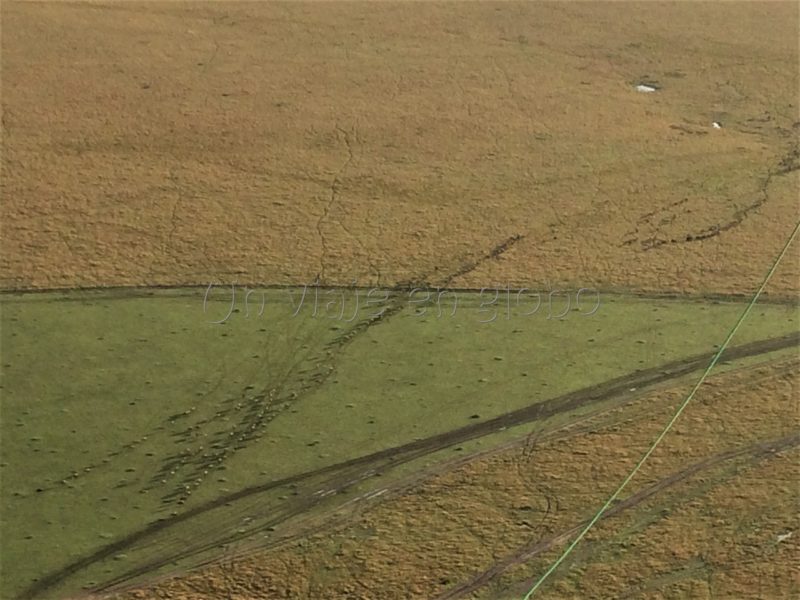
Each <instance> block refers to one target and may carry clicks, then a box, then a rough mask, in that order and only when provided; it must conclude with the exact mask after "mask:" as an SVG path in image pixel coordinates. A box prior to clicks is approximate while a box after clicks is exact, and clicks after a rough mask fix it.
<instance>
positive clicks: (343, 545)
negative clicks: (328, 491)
mask: <svg viewBox="0 0 800 600" xmlns="http://www.w3.org/2000/svg"><path fill="white" fill-rule="evenodd" d="M798 367H800V359H797V358H791V359H782V360H779V361H774V362H772V363H770V364H766V365H765V364H762V365H757V366H753V367H748V368H744V369H739V370H736V371H732V372H729V373H724V374H720V375H717V376H714V377H712V378H711V379H709V380H708V382H707V383H706V384H705V385H704V386H703V387H702V388H701V390H700V392H699V393H698V395H697V396H696V398H695V401H694V403H693V404H691V405H690V407H689V408H688V409H687V411H686V412H685V413H684V415H683V417H682V418H681V420H680V421H678V423H677V424H676V426H675V428H674V429H673V431H672V432H671V433H670V434H669V435H668V437H667V438H665V440H664V443H663V445H662V446H660V447H659V449H658V450H657V451H656V452H655V453H654V454H653V456H652V457H651V459H650V461H649V462H648V463H647V464H646V465H645V467H644V469H643V470H642V472H641V473H640V474H639V475H638V476H637V477H636V478H635V479H634V480H633V482H632V484H631V485H630V487H629V488H628V489H627V490H626V492H625V493H624V494H623V496H622V497H621V498H620V502H618V503H617V504H615V505H614V506H612V507H611V509H610V511H609V514H608V516H607V518H605V519H603V520H601V521H600V523H598V525H597V527H596V528H595V529H594V530H593V531H592V532H591V533H590V534H589V535H588V536H587V537H586V539H585V540H584V541H583V542H582V544H581V545H579V546H578V548H577V550H576V552H575V553H574V554H573V555H572V557H571V558H570V559H569V560H568V561H567V562H566V563H565V565H564V566H563V568H562V569H561V570H560V571H559V572H557V573H556V574H555V576H554V577H553V578H552V579H551V580H550V581H549V582H548V584H547V586H546V587H545V588H544V589H543V590H542V593H540V594H537V596H536V597H537V598H538V597H541V598H565V597H580V598H623V597H630V598H653V599H655V598H715V597H722V598H730V597H736V598H790V597H793V596H795V595H796V594H797V592H798V589H800V586H799V584H800V582H798V580H797V578H796V574H793V571H792V565H794V564H796V563H797V561H798V559H800V546H798V537H797V536H798V535H800V532H798V531H797V529H798V524H797V518H796V510H795V508H796V505H797V501H798V492H797V486H796V481H797V477H798V475H799V474H800V472H799V471H800V469H798V463H797V458H798V454H797V445H798V444H799V443H800V415H799V414H798V412H797V405H796V399H797V391H798V390H797V386H798V381H799V380H798V375H797V373H798ZM687 391H688V390H687V389H686V385H682V386H676V387H671V388H667V389H664V390H659V391H654V392H650V393H647V394H645V395H643V396H641V397H640V398H638V399H637V400H635V401H633V402H631V403H630V404H629V405H628V406H626V407H624V408H622V409H620V410H619V411H617V412H616V413H615V415H614V416H613V418H611V419H610V420H609V421H607V422H606V424H605V425H603V426H598V427H597V428H595V429H594V430H591V431H588V432H586V431H584V432H580V431H579V432H577V433H576V434H575V435H572V436H570V437H569V438H561V439H554V440H552V441H548V440H546V439H545V438H539V439H538V441H537V434H536V433H534V434H532V435H531V436H530V437H529V438H528V439H527V440H525V441H524V442H523V443H520V444H519V445H517V446H515V447H513V448H511V449H506V450H503V451H501V452H498V453H494V454H491V455H487V456H483V457H480V458H478V459H476V460H474V461H470V462H468V463H466V464H464V465H462V466H460V467H458V468H456V469H453V470H450V471H448V472H446V473H443V474H440V475H437V476H434V477H432V478H431V479H429V480H427V481H425V482H423V483H421V484H419V485H417V486H415V487H414V488H413V489H411V490H410V491H407V492H405V493H403V494H401V495H398V496H395V497H390V498H388V499H387V500H385V501H384V502H383V503H382V504H379V505H375V506H373V507H371V508H368V509H366V510H365V511H364V512H363V513H361V514H357V515H355V516H354V517H353V520H352V521H351V522H350V523H349V524H347V525H345V526H338V527H336V528H334V529H332V530H330V531H327V532H322V533H317V534H315V535H313V536H310V537H308V538H306V539H302V540H300V541H297V542H294V543H292V544H289V545H287V546H285V547H282V548H277V549H273V550H269V551H262V552H256V553H253V554H250V555H247V556H241V557H238V558H236V559H231V560H229V561H225V562H221V563H218V564H215V565H211V566H208V567H206V568H204V569H202V570H200V571H197V572H194V573H190V574H186V575H183V576H178V577H175V578H173V579H168V580H164V581H161V582H157V583H155V584H153V585H152V586H150V587H146V588H141V589H137V590H132V591H128V592H125V593H122V594H120V595H118V596H116V598H117V599H119V600H122V599H126V600H128V599H132V598H139V599H141V598H164V599H175V600H176V599H188V598H192V599H203V598H208V599H211V598H235V599H238V600H243V599H249V598H314V599H317V598H354V599H355V598H358V599H362V598H363V599H367V598H387V599H391V598H437V597H439V598H459V597H487V598H489V597H490V598H519V597H521V596H522V595H523V594H524V591H525V589H526V586H529V585H530V583H531V582H530V581H526V580H530V578H531V577H533V576H537V575H538V574H540V573H542V572H543V571H544V569H545V568H546V567H547V566H549V564H550V563H551V562H552V561H553V560H554V559H555V557H556V556H557V553H558V552H559V551H560V550H562V549H563V548H564V545H565V544H566V543H567V542H568V541H569V539H571V536H572V535H574V534H575V533H576V531H577V530H578V528H579V527H580V526H581V525H582V524H583V523H585V522H586V519H588V518H590V517H591V516H592V514H593V512H594V511H595V510H597V509H598V508H599V507H600V506H601V505H602V503H603V502H604V500H605V499H606V498H607V497H608V495H609V494H610V493H611V492H612V491H613V489H614V488H615V487H616V486H617V485H618V483H619V482H620V481H621V480H622V479H623V478H624V477H625V475H626V474H627V473H628V471H629V470H630V469H631V467H632V466H633V464H634V463H635V461H636V460H637V459H638V458H639V457H640V456H641V453H642V452H643V451H644V450H645V449H646V447H647V445H648V444H649V443H650V442H651V441H652V439H653V438H654V437H655V435H656V434H657V433H658V431H659V430H660V428H661V427H662V426H663V424H664V423H665V421H666V419H667V418H668V417H669V415H670V414H671V413H672V411H673V410H674V408H675V407H676V406H677V404H678V403H679V402H680V401H681V400H682V398H683V397H684V396H685V394H686V393H687Z"/></svg>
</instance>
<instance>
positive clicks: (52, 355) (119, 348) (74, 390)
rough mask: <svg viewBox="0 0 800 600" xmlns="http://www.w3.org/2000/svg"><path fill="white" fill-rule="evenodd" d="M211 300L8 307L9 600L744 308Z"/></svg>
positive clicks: (103, 298)
mask: <svg viewBox="0 0 800 600" xmlns="http://www.w3.org/2000/svg"><path fill="white" fill-rule="evenodd" d="M204 292H205V290H202V289H189V290H172V291H154V292H137V293H130V292H129V293H121V292H120V293H108V292H106V293H99V292H74V293H63V294H31V295H7V296H5V297H3V300H2V347H3V360H4V364H3V365H2V367H3V369H2V391H3V413H2V445H3V461H4V462H3V463H2V502H3V511H2V515H3V523H2V526H3V531H4V535H3V541H2V544H3V548H2V555H3V557H4V562H5V565H6V568H5V569H4V573H3V587H2V592H1V593H2V597H4V598H12V597H15V596H16V595H18V594H19V593H20V591H21V590H22V589H24V588H25V587H26V586H28V585H30V584H31V583H32V582H33V581H35V580H36V579H37V578H41V577H42V576H43V575H46V574H48V573H51V572H53V571H55V570H58V569H59V568H61V567H63V566H64V565H66V564H68V563H70V562H72V561H73V560H75V559H77V558H79V557H81V556H84V555H87V554H90V553H92V552H93V551H95V550H97V549H98V548H101V547H103V546H105V545H107V544H109V543H111V542H113V541H115V540H119V539H121V538H123V537H124V536H126V535H128V534H130V533H132V532H135V531H137V530H139V529H141V528H142V527H144V526H146V525H147V524H149V523H151V522H154V521H156V520H158V519H166V518H169V517H171V516H175V515H179V514H181V513H183V512H184V511H187V510H190V509H191V508H192V507H195V506H199V505H201V504H203V503H205V502H209V501H212V500H214V499H216V498H220V497H224V496H226V495H228V494H231V493H234V492H236V491H238V490H241V489H243V488H247V487H249V486H253V485H256V484H259V483H264V482H268V481H271V480H274V479H279V478H282V477H287V476H290V475H293V474H297V473H302V472H305V471H309V470H312V469H315V468H319V467H323V466H325V465H330V464H335V463H339V462H342V461H345V460H347V459H350V458H354V457H357V456H362V455H366V454H369V453H371V452H375V451H377V450H380V449H384V448H390V447H394V446H398V445H401V444H403V443H407V442H410V441H412V440H414V439H416V438H423V437H427V436H430V435H434V434H437V433H442V432H445V431H449V430H451V429H454V428H457V427H461V426H464V425H466V424H469V423H472V422H476V421H477V420H484V419H488V418H491V417H493V416H496V415H499V414H501V413H504V412H507V411H510V410H513V409H515V408H520V407H523V406H527V405H529V404H532V403H535V402H537V401H542V400H546V399H548V398H552V397H554V396H557V395H559V394H563V393H565V392H569V391H573V390H577V389H580V388H583V387H587V386H591V385H593V384H597V383H601V382H603V381H606V380H608V379H611V378H613V377H616V376H620V375H624V374H626V373H630V372H632V371H634V370H636V369H643V368H647V367H653V366H657V365H659V364H663V363H666V362H668V361H670V360H674V359H677V358H681V357H684V356H689V355H693V354H698V353H702V352H710V351H712V350H713V349H714V347H715V344H719V343H721V342H722V340H723V339H724V337H725V334H726V333H727V331H728V329H729V328H730V326H731V325H732V324H733V323H734V321H735V320H736V318H737V316H738V315H739V314H740V312H741V311H742V309H743V306H744V305H743V304H742V303H737V302H718V303H712V304H709V303H703V302H700V301H679V300H646V299H641V298H626V297H622V296H604V297H602V298H601V302H600V306H599V308H598V309H597V311H596V313H594V314H592V315H587V314H585V313H586V312H588V311H589V310H590V309H591V308H592V307H593V304H594V303H593V301H587V300H584V305H583V306H582V307H580V310H576V309H575V307H574V306H573V307H572V309H571V310H569V311H567V312H565V313H564V314H563V316H562V317H561V318H555V317H554V318H548V313H547V310H546V308H542V309H541V310H539V311H538V312H536V313H535V314H532V315H527V316H526V315H524V314H523V313H524V312H527V311H529V310H531V307H532V306H535V305H536V302H535V301H533V300H531V299H528V300H529V301H530V302H528V303H526V304H524V305H523V306H520V307H515V306H513V304H514V299H513V296H512V307H511V310H510V312H508V313H505V312H503V310H504V306H505V305H504V304H502V303H503V302H505V300H504V299H503V298H502V295H501V298H500V303H501V305H500V311H499V313H498V315H497V318H496V319H495V320H494V321H492V322H483V323H482V322H481V321H487V320H489V319H490V318H491V317H492V314H493V310H494V309H491V310H487V308H486V307H485V306H484V307H481V302H482V301H484V300H487V299H490V297H488V296H487V297H485V298H480V297H478V295H477V294H470V293H466V292H462V293H460V295H459V304H458V306H457V309H456V310H455V313H454V314H451V306H450V305H448V306H446V307H445V308H444V312H443V314H441V316H439V315H438V314H437V309H436V308H435V307H430V306H429V307H427V312H426V314H424V315H420V314H418V313H419V312H420V311H421V308H422V305H416V306H404V307H403V309H402V310H401V311H400V312H398V313H397V314H396V315H394V316H392V317H390V318H387V319H385V320H384V321H383V322H381V323H379V324H376V325H374V326H371V327H369V328H366V329H363V330H362V329H357V330H356V331H359V332H360V333H359V334H358V335H354V336H352V339H350V340H349V342H348V341H347V340H348V337H347V332H348V331H351V330H352V329H353V328H354V327H359V323H363V322H364V320H365V319H367V318H368V315H369V314H370V313H374V312H375V310H376V308H375V307H374V306H363V303H362V306H361V308H360V310H359V312H358V314H357V315H353V314H352V313H351V312H350V311H351V310H352V309H353V303H352V302H351V299H352V296H350V295H348V296H347V299H348V303H347V305H346V307H345V308H346V309H347V310H346V314H345V318H344V319H339V318H337V317H338V310H339V307H338V306H337V305H331V306H328V307H326V303H327V302H333V301H334V300H335V299H336V298H337V297H338V296H337V295H336V294H333V293H331V294H330V295H328V296H326V297H325V298H323V295H322V294H321V296H320V302H319V305H318V314H317V315H316V316H313V315H312V310H313V307H312V306H311V305H310V304H308V303H306V304H304V305H303V306H301V307H300V309H299V312H298V314H296V315H293V312H294V310H295V308H296V304H292V299H294V301H295V302H297V300H298V299H299V297H300V295H301V291H299V290H294V291H293V292H291V293H292V294H294V296H293V297H290V295H289V294H290V292H289V291H287V290H271V291H269V292H266V296H265V297H266V307H265V309H264V311H263V314H261V315H260V316H259V315H258V312H259V310H260V305H261V295H260V294H258V295H253V296H252V297H251V299H250V304H249V306H248V314H247V315H246V314H245V309H244V305H243V304H241V302H238V303H237V305H236V306H237V311H238V312H233V313H231V314H230V316H229V318H228V319H227V320H226V321H225V323H224V324H220V323H211V322H210V321H214V320H221V319H223V318H224V317H225V315H226V314H227V312H228V310H229V309H228V302H229V301H230V295H229V294H227V295H226V293H225V292H224V290H214V293H213V294H212V295H211V297H210V298H209V300H208V304H207V306H206V309H207V310H206V311H205V312H204V304H203V300H204ZM240 300H241V298H240ZM573 300H574V298H573ZM573 304H574V301H573ZM562 312H564V311H563V306H560V307H558V308H556V309H555V310H554V313H555V314H561V313H562ZM351 317H352V320H350V319H351ZM796 319H797V310H796V308H793V307H786V306H780V305H764V306H760V307H757V308H756V310H755V311H754V313H753V314H752V317H751V320H750V321H749V322H748V325H747V326H746V327H745V328H744V329H743V330H742V332H741V334H740V335H739V336H737V339H736V340H735V343H743V342H746V341H752V340H756V339H763V338H768V337H771V336H775V335H780V334H783V333H787V332H789V331H792V330H794V329H796ZM347 320H350V322H347ZM687 332H691V335H687ZM447 455H448V453H447V452H441V453H437V454H436V455H435V457H436V458H437V459H438V458H441V457H444V456H447ZM450 455H451V454H450ZM429 458H430V457H429ZM427 462H428V463H429V462H430V460H428V461H427ZM415 464H418V463H415ZM365 487H366V486H361V488H357V489H356V490H354V491H356V492H357V491H359V489H365ZM285 493H286V491H285V490H277V491H274V492H271V494H272V495H271V496H270V498H272V499H273V500H274V499H275V498H276V497H277V495H279V494H285ZM263 501H264V497H261V496H254V497H248V498H247V499H245V500H243V501H242V503H240V504H236V503H233V505H231V506H222V507H220V509H219V510H218V511H217V513H216V514H215V515H206V516H205V517H204V519H203V520H200V519H194V520H192V519H190V520H187V521H185V522H183V523H182V524H181V525H180V527H178V528H175V529H173V530H170V531H169V532H165V534H164V535H163V536H158V535H155V536H152V537H151V538H147V539H146V540H144V541H143V542H142V543H141V544H139V545H138V546H134V547H131V549H130V551H125V552H120V553H119V554H118V555H115V556H113V557H112V558H111V559H110V560H106V561H104V562H103V563H102V564H99V565H97V566H94V567H93V568H92V569H89V570H86V571H84V570H81V571H79V572H77V573H75V575H74V577H72V578H71V579H69V580H68V581H67V582H66V583H65V584H64V587H63V588H62V589H61V590H60V591H61V592H63V593H66V592H69V591H75V590H76V589H78V588H80V587H81V586H85V585H89V584H90V582H101V581H102V580H103V579H104V578H105V579H107V578H109V577H112V576H114V575H115V574H116V573H117V572H118V571H119V572H121V571H124V570H126V569H129V568H131V567H132V566H135V565H136V564H137V563H136V561H137V560H143V561H146V560H147V559H149V558H152V557H154V556H159V555H165V556H169V555H170V552H172V551H173V550H177V549H178V548H180V546H181V545H182V544H185V543H186V541H187V539H192V540H196V539H198V538H201V539H203V538H207V539H209V540H213V539H214V536H221V535H224V534H225V530H226V528H232V527H235V526H234V525H232V523H235V522H237V520H238V521H242V520H244V523H247V522H248V520H249V519H248V517H247V515H248V514H250V513H249V512H248V511H252V512H253V514H256V513H257V512H258V510H257V509H256V508H255V507H257V506H258V504H259V502H263ZM328 506H330V504H328ZM212 516H213V518H210V517H212ZM262 516H263V515H262ZM243 527H249V525H243ZM12 566H13V567H12Z"/></svg>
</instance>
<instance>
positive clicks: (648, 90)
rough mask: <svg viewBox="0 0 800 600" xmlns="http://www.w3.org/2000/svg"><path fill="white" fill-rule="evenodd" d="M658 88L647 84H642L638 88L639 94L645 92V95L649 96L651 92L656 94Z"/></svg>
mask: <svg viewBox="0 0 800 600" xmlns="http://www.w3.org/2000/svg"><path fill="white" fill-rule="evenodd" d="M657 89H658V88H655V87H653V86H652V85H647V84H645V83H640V84H639V85H637V86H636V91H637V92H643V93H645V94H649V93H651V92H655V91H656V90H657Z"/></svg>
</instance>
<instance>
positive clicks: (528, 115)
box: [0, 2, 800, 294]
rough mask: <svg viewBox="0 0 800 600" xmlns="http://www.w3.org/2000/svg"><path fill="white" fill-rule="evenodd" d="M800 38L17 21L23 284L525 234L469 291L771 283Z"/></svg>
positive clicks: (685, 28) (398, 259)
mask: <svg viewBox="0 0 800 600" xmlns="http://www.w3.org/2000/svg"><path fill="white" fill-rule="evenodd" d="M797 22H798V6H797V4H795V3H789V2H786V3H768V4H764V3H737V4H733V3H725V4H724V5H722V4H719V3H707V4H706V3H663V4H662V3H658V4H656V3H646V4H644V3H642V4H635V3H631V2H626V3H624V4H622V3H602V2H593V3H590V4H587V3H582V4H569V3H503V4H499V5H498V4H492V3H473V4H465V5H459V6H458V7H457V8H456V7H455V6H453V5H449V4H437V3H424V4H418V3H417V4H399V3H380V4H379V5H375V6H372V7H370V10H369V11H365V10H363V7H362V6H360V5H357V4H348V3H312V4H302V3H301V4H298V3H284V4H279V3H244V2H226V3H197V2H189V3H186V2H182V3H175V2H165V3H159V2H148V3H137V2H124V3H119V2H114V3H101V2H97V3H95V2H92V3H22V2H6V3H4V4H3V13H2V57H3V58H2V61H3V65H2V66H3V86H2V109H3V113H2V136H3V157H2V194H3V203H2V208H0V217H2V234H3V235H2V241H0V286H1V287H3V288H43V287H75V286H113V285H156V284H158V285H177V284H200V285H205V284H207V283H209V282H210V281H220V280H223V281H238V282H240V283H246V282H254V283H298V282H299V283H305V282H310V281H312V280H313V279H314V278H315V277H317V276H319V277H320V279H321V280H322V281H323V282H325V283H329V284H349V283H351V282H352V281H353V280H357V281H358V282H359V283H362V284H368V283H378V282H380V283H381V284H393V283H398V282H404V281H409V280H415V278H416V277H418V276H419V274H421V273H422V274H431V273H433V274H434V275H431V280H432V281H434V282H435V280H436V277H435V273H436V271H437V269H438V270H440V271H441V272H443V273H449V272H452V271H453V269H454V267H455V266H457V265H459V264H463V263H464V262H468V261H469V259H470V257H471V256H473V255H474V254H475V253H476V252H478V253H480V252H481V251H482V250H481V249H484V248H491V247H494V246H496V245H497V244H498V243H500V242H501V241H502V240H505V239H509V238H510V237H512V236H515V235H520V236H523V237H522V238H521V240H520V242H519V243H518V244H516V245H515V247H514V248H513V249H512V250H511V251H509V252H508V253H506V254H504V255H503V256H502V257H499V258H498V259H497V260H495V261H491V262H490V263H487V264H485V265H483V267H482V268H481V269H478V270H475V271H474V272H470V273H469V274H467V275H465V276H464V277H462V278H459V279H458V280H455V281H453V282H452V285H454V286H457V285H458V286H460V285H464V286H472V287H475V286H477V287H480V286H481V285H490V284H498V283H500V284H504V283H510V284H513V285H530V286H540V287H544V286H547V285H585V286H590V285H594V286H596V287H602V288H609V287H610V288H633V289H650V290H656V289H658V290H677V291H707V290H714V291H718V292H740V291H741V290H742V289H752V288H754V287H755V286H756V284H757V281H758V279H759V278H760V276H761V275H762V274H763V272H764V271H765V270H766V268H767V266H768V265H769V262H770V260H771V259H772V257H774V256H775V254H776V253H777V251H778V250H779V248H780V246H781V244H782V242H783V240H784V239H785V238H786V236H787V235H788V233H789V231H790V230H791V228H792V226H793V224H794V222H795V221H796V219H797V216H798V210H797V208H798V207H797V187H798V171H797V168H798V147H797V136H798V132H799V130H798V128H799V127H800V118H798V97H797V89H798V47H797ZM640 82H646V83H652V84H654V85H656V86H657V88H658V89H657V91H656V92H654V93H650V94H643V93H639V92H637V91H636V84H638V83H640ZM714 122H718V123H721V128H715V127H714V126H713V125H712V124H713V123H714ZM789 267H790V268H788V269H787V270H786V272H785V273H783V274H782V275H781V276H780V277H779V278H778V279H776V282H775V289H774V293H776V294H786V293H795V292H797V289H798V286H797V281H798V279H800V261H798V259H797V254H796V253H794V254H793V255H792V256H791V257H790V261H789Z"/></svg>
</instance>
